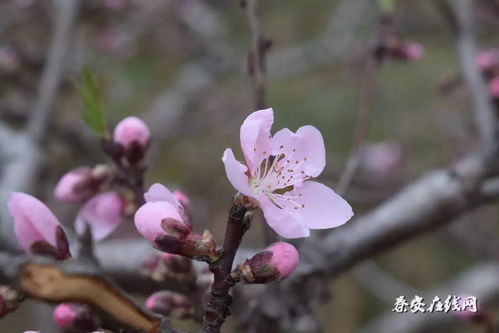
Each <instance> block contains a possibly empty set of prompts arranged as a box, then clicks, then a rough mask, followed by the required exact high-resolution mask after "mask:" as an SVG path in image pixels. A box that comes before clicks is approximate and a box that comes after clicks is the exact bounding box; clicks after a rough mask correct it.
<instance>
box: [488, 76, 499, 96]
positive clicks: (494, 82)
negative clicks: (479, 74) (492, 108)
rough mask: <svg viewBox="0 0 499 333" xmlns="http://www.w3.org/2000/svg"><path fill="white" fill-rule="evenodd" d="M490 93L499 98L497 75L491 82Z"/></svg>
mask: <svg viewBox="0 0 499 333" xmlns="http://www.w3.org/2000/svg"><path fill="white" fill-rule="evenodd" d="M489 93H490V95H491V96H492V97H493V98H499V77H495V78H493V79H492V80H491V81H490V82H489Z"/></svg>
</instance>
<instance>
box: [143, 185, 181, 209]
mask: <svg viewBox="0 0 499 333" xmlns="http://www.w3.org/2000/svg"><path fill="white" fill-rule="evenodd" d="M144 199H145V200H146V201H147V202H154V201H166V202H169V203H171V204H172V205H174V206H175V207H178V206H180V202H179V201H178V200H177V198H175V196H174V195H173V193H172V192H171V191H170V190H169V189H168V188H167V187H166V186H164V185H162V184H160V183H155V184H152V185H151V187H149V190H148V191H147V192H146V193H145V194H144Z"/></svg>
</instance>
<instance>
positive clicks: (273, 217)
mask: <svg viewBox="0 0 499 333" xmlns="http://www.w3.org/2000/svg"><path fill="white" fill-rule="evenodd" d="M258 201H259V203H260V206H261V208H262V211H263V215H264V216H265V220H266V221H267V224H268V225H269V226H270V227H271V228H272V229H274V230H275V232H277V233H278V234H279V235H280V236H282V237H284V238H301V237H308V236H310V231H309V230H308V228H307V227H305V226H304V224H303V221H302V220H301V216H300V214H298V213H297V212H295V211H293V210H289V209H281V208H279V207H277V206H276V205H275V204H274V203H272V201H270V200H269V199H268V198H267V197H265V196H264V195H259V196H258Z"/></svg>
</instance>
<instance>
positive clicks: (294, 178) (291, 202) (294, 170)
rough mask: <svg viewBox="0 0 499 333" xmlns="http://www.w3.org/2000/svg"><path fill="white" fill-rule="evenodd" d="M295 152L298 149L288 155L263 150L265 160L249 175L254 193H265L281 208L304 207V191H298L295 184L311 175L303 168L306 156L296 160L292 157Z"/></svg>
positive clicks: (250, 185)
mask: <svg viewBox="0 0 499 333" xmlns="http://www.w3.org/2000/svg"><path fill="white" fill-rule="evenodd" d="M282 147H283V146H281V149H282ZM295 152H296V149H293V151H292V153H291V154H289V155H288V156H286V153H280V154H277V155H268V154H267V152H263V153H262V154H263V155H264V157H263V160H262V161H261V163H260V165H259V166H258V167H257V168H256V169H255V170H252V173H251V174H250V176H249V187H250V188H251V190H252V191H253V193H255V194H260V193H262V194H264V195H265V196H266V197H267V198H268V199H269V200H270V201H272V203H274V204H275V205H276V206H277V207H279V208H281V209H285V208H287V209H289V208H293V209H299V208H304V207H305V204H303V203H300V202H299V201H301V200H300V199H301V197H302V193H297V191H296V190H295V185H296V184H299V183H301V182H303V181H305V180H307V179H309V178H310V176H308V175H306V174H305V172H304V170H302V169H303V168H302V164H303V162H305V161H306V160H307V159H306V157H305V158H303V159H301V160H294V159H292V157H293V155H294V153H295Z"/></svg>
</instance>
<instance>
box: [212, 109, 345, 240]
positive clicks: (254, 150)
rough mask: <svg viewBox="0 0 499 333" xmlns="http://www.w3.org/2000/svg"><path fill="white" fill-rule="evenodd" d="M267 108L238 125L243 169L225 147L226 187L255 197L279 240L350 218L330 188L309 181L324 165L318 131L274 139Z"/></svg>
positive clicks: (300, 131) (281, 134)
mask: <svg viewBox="0 0 499 333" xmlns="http://www.w3.org/2000/svg"><path fill="white" fill-rule="evenodd" d="M273 121H274V112H273V110H272V109H265V110H260V111H256V112H253V113H252V114H250V115H249V116H248V117H247V118H246V120H245V121H244V123H243V125H242V126H241V135H240V138H241V148H242V150H243V153H244V157H245V160H246V165H244V164H242V163H240V162H239V161H237V160H236V158H235V157H234V153H233V152H232V150H231V149H226V150H225V152H224V155H223V158H222V161H223V163H224V164H225V171H226V173H227V177H228V179H229V181H230V182H231V184H232V185H233V186H234V187H235V188H236V190H238V191H239V192H240V193H242V194H244V195H246V196H248V197H251V198H253V199H255V200H256V201H257V202H258V204H259V206H260V208H261V209H262V211H263V214H264V216H265V219H266V220H267V223H268V224H269V225H270V226H271V227H272V228H273V229H274V230H275V231H276V232H277V233H278V234H280V235H281V236H282V237H285V238H298V237H307V236H309V235H310V229H327V228H333V227H338V226H340V225H342V224H344V223H345V222H347V221H348V220H349V219H350V218H351V217H352V216H353V212H352V208H351V207H350V205H349V204H348V203H347V202H346V201H345V200H344V199H343V198H341V197H340V196H339V195H337V194H336V193H335V192H334V191H333V190H332V189H330V188H329V187H327V186H325V185H323V184H320V183H318V182H315V181H311V180H310V179H311V178H313V177H317V176H318V175H319V174H320V173H321V172H322V170H323V169H324V166H325V164H326V152H325V147H324V141H323V138H322V135H321V133H320V132H319V130H317V129H316V128H315V127H313V126H303V127H300V128H299V129H298V130H297V131H296V133H293V132H291V131H290V130H289V129H287V128H285V129H282V130H280V131H278V132H277V133H276V134H275V135H274V136H272V135H271V134H270V128H271V126H272V123H273Z"/></svg>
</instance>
